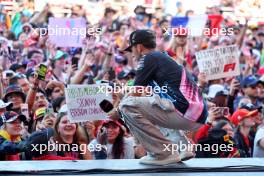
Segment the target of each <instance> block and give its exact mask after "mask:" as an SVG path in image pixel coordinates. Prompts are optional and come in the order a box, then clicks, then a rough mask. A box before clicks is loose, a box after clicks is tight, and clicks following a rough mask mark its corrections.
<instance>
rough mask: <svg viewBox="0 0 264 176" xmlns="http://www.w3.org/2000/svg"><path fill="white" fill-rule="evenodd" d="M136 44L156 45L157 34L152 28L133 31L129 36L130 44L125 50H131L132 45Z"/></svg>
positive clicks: (152, 46)
mask: <svg viewBox="0 0 264 176" xmlns="http://www.w3.org/2000/svg"><path fill="white" fill-rule="evenodd" d="M136 44H143V45H147V46H149V47H150V48H155V47H156V35H155V33H154V32H153V31H152V30H148V29H141V30H136V31H134V32H132V33H131V34H130V36H129V46H128V47H127V48H126V49H125V50H124V51H129V52H131V51H132V50H131V48H132V46H134V45H136Z"/></svg>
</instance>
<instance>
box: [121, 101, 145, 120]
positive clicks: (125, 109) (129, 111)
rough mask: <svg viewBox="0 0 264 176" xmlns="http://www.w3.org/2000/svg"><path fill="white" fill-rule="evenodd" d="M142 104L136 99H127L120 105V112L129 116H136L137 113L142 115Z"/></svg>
mask: <svg viewBox="0 0 264 176" xmlns="http://www.w3.org/2000/svg"><path fill="white" fill-rule="evenodd" d="M141 108H142V104H141V103H140V102H139V99H137V98H136V97H127V98H126V99H124V100H122V101H121V102H120V104H119V110H120V111H121V112H122V113H123V114H125V115H128V116H134V115H135V113H136V114H138V113H141Z"/></svg>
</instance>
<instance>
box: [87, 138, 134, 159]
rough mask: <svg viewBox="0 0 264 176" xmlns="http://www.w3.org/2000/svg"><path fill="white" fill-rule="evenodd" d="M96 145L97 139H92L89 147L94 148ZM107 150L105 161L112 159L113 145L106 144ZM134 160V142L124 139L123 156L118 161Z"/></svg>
mask: <svg viewBox="0 0 264 176" xmlns="http://www.w3.org/2000/svg"><path fill="white" fill-rule="evenodd" d="M97 144H98V141H97V139H94V140H92V141H91V142H90V144H89V145H93V146H96V145H97ZM106 148H107V159H113V155H112V148H113V144H109V143H107V144H106ZM92 155H93V158H94V159H95V156H94V153H93V152H92ZM134 158H135V152H134V142H133V139H131V138H125V137H124V156H123V157H122V158H120V159H134Z"/></svg>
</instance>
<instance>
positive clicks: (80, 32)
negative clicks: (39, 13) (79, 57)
mask: <svg viewBox="0 0 264 176" xmlns="http://www.w3.org/2000/svg"><path fill="white" fill-rule="evenodd" d="M48 35H49V39H50V40H51V42H52V43H54V44H56V46H58V47H82V41H83V39H84V38H85V37H86V22H85V19H84V18H49V25H48Z"/></svg>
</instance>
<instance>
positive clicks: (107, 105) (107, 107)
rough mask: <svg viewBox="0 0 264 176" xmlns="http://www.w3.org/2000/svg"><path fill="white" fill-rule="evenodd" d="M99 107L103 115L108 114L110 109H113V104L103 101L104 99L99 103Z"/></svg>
mask: <svg viewBox="0 0 264 176" xmlns="http://www.w3.org/2000/svg"><path fill="white" fill-rule="evenodd" d="M99 106H100V108H101V109H102V110H103V111H104V112H105V113H108V112H110V111H111V110H112V109H114V106H113V104H112V103H111V102H110V101H108V100H105V99H104V100H103V101H101V102H100V104H99Z"/></svg>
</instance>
